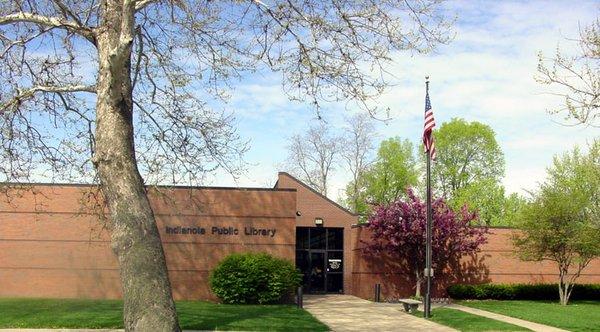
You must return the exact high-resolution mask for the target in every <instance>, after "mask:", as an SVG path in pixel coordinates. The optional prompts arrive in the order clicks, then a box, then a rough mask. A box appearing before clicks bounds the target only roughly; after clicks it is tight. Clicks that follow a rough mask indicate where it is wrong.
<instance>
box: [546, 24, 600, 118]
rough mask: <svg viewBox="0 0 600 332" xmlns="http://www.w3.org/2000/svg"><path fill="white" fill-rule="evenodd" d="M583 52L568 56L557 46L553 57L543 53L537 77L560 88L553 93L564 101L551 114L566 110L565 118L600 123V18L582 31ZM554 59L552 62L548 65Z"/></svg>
mask: <svg viewBox="0 0 600 332" xmlns="http://www.w3.org/2000/svg"><path fill="white" fill-rule="evenodd" d="M579 36H580V38H579V40H578V41H577V42H578V43H579V52H578V54H576V55H565V54H563V53H561V51H560V49H557V51H556V54H555V56H554V57H553V58H545V57H544V56H543V54H541V53H540V55H539V62H538V73H537V75H536V80H537V81H538V82H540V83H542V84H547V85H550V86H552V87H554V88H556V90H555V91H553V92H551V93H552V94H554V95H557V96H560V97H562V98H563V99H564V104H563V105H562V107H559V108H557V109H555V110H552V111H551V112H550V113H552V114H558V113H566V114H565V120H572V121H574V122H575V123H576V124H585V125H589V126H594V127H597V126H599V125H600V112H599V110H600V19H596V21H595V22H593V23H592V24H590V25H589V26H587V27H584V28H582V29H580V32H579ZM546 62H550V64H549V65H548V64H546Z"/></svg>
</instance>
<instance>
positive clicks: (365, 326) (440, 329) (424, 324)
mask: <svg viewBox="0 0 600 332" xmlns="http://www.w3.org/2000/svg"><path fill="white" fill-rule="evenodd" d="M304 309H306V310H307V311H308V312H310V313H311V314H312V315H313V316H315V317H316V318H317V319H318V320H320V321H321V322H323V323H325V324H327V326H329V328H330V329H331V330H332V331H431V332H450V331H456V330H454V329H452V328H449V327H446V326H443V325H440V324H437V323H434V322H431V321H428V320H425V319H423V318H420V317H415V316H413V315H410V314H408V313H406V312H404V310H403V309H402V306H400V305H398V304H391V303H375V302H371V301H367V300H363V299H360V298H358V297H355V296H351V295H305V297H304Z"/></svg>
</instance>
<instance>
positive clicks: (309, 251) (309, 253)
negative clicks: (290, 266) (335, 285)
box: [296, 226, 346, 294]
mask: <svg viewBox="0 0 600 332" xmlns="http://www.w3.org/2000/svg"><path fill="white" fill-rule="evenodd" d="M298 228H307V229H308V238H309V240H308V243H310V235H311V231H310V230H311V229H317V228H325V229H326V232H329V229H341V230H342V232H341V235H342V249H328V246H329V243H328V241H329V237H328V236H327V234H326V236H325V238H326V245H325V249H311V248H310V247H309V248H298V247H296V252H298V251H303V252H305V253H306V254H307V255H306V256H307V257H308V266H309V269H310V270H312V268H313V262H312V253H313V252H314V253H322V254H323V258H324V264H323V265H324V266H323V273H324V276H323V282H324V285H323V291H314V290H312V289H311V288H312V287H311V283H310V280H309V281H308V283H307V284H306V285H305V286H307V290H306V292H307V293H308V294H343V293H344V270H345V268H346V262H344V256H345V255H344V248H345V246H344V235H345V234H344V228H343V227H307V226H297V227H296V231H297V230H298ZM296 244H297V245H298V239H296ZM330 252H339V253H341V254H342V270H341V272H329V271H328V269H329V253H330ZM296 257H298V256H297V255H296ZM296 265H297V262H296ZM303 272H304V271H303ZM330 274H339V275H342V289H341V292H331V291H329V289H328V278H329V275H330Z"/></svg>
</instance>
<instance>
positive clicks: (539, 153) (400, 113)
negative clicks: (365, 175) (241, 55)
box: [207, 1, 600, 199]
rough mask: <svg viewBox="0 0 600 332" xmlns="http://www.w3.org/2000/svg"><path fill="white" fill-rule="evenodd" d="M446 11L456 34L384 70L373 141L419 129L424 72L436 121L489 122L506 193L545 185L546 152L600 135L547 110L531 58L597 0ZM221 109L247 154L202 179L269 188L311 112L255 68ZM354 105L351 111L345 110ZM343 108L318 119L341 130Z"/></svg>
mask: <svg viewBox="0 0 600 332" xmlns="http://www.w3.org/2000/svg"><path fill="white" fill-rule="evenodd" d="M445 8H446V9H447V10H448V12H449V13H453V14H456V15H457V21H456V24H455V26H454V29H455V32H456V37H455V39H454V40H453V42H451V43H450V44H449V45H445V46H442V47H440V48H438V49H437V51H436V52H435V53H434V54H429V55H424V56H421V55H415V54H409V53H397V54H394V56H393V59H394V61H393V63H390V65H389V66H388V70H389V71H390V72H392V73H394V76H395V78H393V82H394V83H395V86H393V87H392V88H390V89H388V90H387V92H386V93H385V94H384V95H383V96H381V98H379V100H378V103H379V104H380V106H382V107H383V108H385V107H389V108H390V110H391V113H390V116H391V117H392V118H393V119H392V120H391V121H389V122H388V123H387V124H384V123H379V124H378V126H377V131H378V134H379V136H380V138H381V139H384V138H388V137H391V136H401V137H403V138H408V139H410V140H412V141H413V142H414V143H418V142H419V140H420V135H421V128H422V115H423V99H424V96H423V94H424V89H423V86H424V83H423V81H424V76H426V75H430V76H431V99H432V104H433V109H434V114H435V118H436V121H437V123H438V125H439V124H440V123H441V122H444V121H448V120H450V119H451V118H453V117H462V118H464V119H466V120H469V121H480V122H483V123H486V124H488V125H490V126H491V127H492V128H493V129H494V130H495V131H496V134H497V139H498V141H499V143H500V145H501V147H502V150H503V151H504V153H505V158H506V176H505V178H504V180H503V182H504V185H505V187H506V189H507V191H508V192H521V193H523V192H524V191H525V190H527V189H533V188H535V186H536V183H537V182H540V181H543V179H544V177H545V168H546V167H547V166H548V165H549V164H550V163H551V160H552V156H553V155H554V154H557V153H562V152H564V151H567V150H569V149H571V148H572V147H573V146H575V145H581V146H585V145H586V142H588V141H590V140H592V139H593V138H594V137H598V129H597V128H584V127H581V126H577V127H567V126H563V125H561V124H558V123H557V122H562V119H561V118H560V117H556V116H550V115H549V114H548V113H547V110H548V109H551V108H553V107H554V106H555V105H558V104H559V103H560V101H561V100H560V99H557V98H556V97H553V96H551V95H548V94H547V93H546V92H548V91H549V88H548V87H546V86H542V85H540V84H538V83H536V82H535V80H534V75H535V72H536V65H537V54H538V52H540V51H542V52H544V53H545V54H546V55H552V53H553V52H554V51H555V50H556V47H557V45H559V44H560V47H561V49H563V50H564V51H566V52H573V51H575V50H576V44H574V43H572V42H568V41H567V40H565V38H574V37H577V34H578V29H579V26H585V25H587V24H588V23H590V22H591V21H592V20H593V19H594V18H595V17H597V15H598V14H599V13H600V2H598V1H588V2H586V1H516V2H511V1H479V2H478V1H450V2H448V3H446V4H445ZM232 95H233V97H232V100H231V102H230V103H229V105H228V106H227V107H228V108H230V109H231V110H232V111H233V112H234V114H235V116H236V118H237V122H238V126H239V132H240V134H241V136H242V137H244V138H246V139H250V140H251V145H252V147H251V149H250V151H249V152H248V154H247V155H246V160H247V161H248V163H249V166H248V172H247V174H245V175H244V176H242V177H241V178H240V179H238V180H237V181H234V180H233V179H231V177H228V176H226V175H223V174H217V175H215V176H213V177H212V178H210V179H209V180H208V183H207V184H211V185H239V186H266V185H272V184H274V182H275V180H276V172H277V171H278V169H279V167H278V164H280V163H281V162H282V161H283V160H284V158H285V156H286V144H287V143H286V141H287V138H288V137H290V136H291V135H293V134H294V133H298V132H302V131H303V130H305V129H306V128H307V127H308V125H309V124H310V123H311V121H317V120H316V119H315V113H314V112H313V111H312V110H311V109H310V108H309V107H308V106H305V105H302V104H299V103H297V102H291V101H288V100H287V98H286V97H285V95H284V94H283V92H282V89H281V81H280V79H279V76H278V75H274V74H269V73H257V74H253V75H252V76H249V77H246V78H245V79H244V80H243V81H242V82H241V83H240V84H238V85H237V86H236V88H235V91H233V92H232ZM351 111H352V110H350V112H351ZM348 112H349V111H348V110H346V109H344V107H342V106H340V105H337V104H335V105H325V107H324V109H323V112H322V113H323V116H324V118H325V119H326V120H327V122H328V123H329V124H331V125H332V126H341V123H342V118H343V116H344V114H348ZM348 179H349V177H348V174H347V172H345V171H344V169H343V168H342V167H338V168H337V169H336V170H335V172H334V175H333V178H332V181H331V183H332V185H331V188H330V191H329V192H330V196H331V198H333V199H338V197H339V196H340V195H341V192H342V188H343V187H344V184H345V183H346V182H347V181H348Z"/></svg>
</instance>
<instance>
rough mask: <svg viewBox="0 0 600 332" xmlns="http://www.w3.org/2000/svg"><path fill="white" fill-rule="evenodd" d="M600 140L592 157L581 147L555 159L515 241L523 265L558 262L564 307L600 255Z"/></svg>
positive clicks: (594, 146)
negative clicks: (582, 151)
mask: <svg viewBox="0 0 600 332" xmlns="http://www.w3.org/2000/svg"><path fill="white" fill-rule="evenodd" d="M599 175H600V141H595V142H594V144H593V145H592V146H591V147H590V152H589V153H588V154H587V155H584V154H582V153H581V152H580V151H579V149H577V148H575V149H574V150H573V151H572V152H570V153H567V154H564V155H563V156H561V157H555V158H554V162H553V165H552V167H550V168H549V169H548V179H547V181H546V182H545V183H543V184H541V185H540V187H539V189H538V191H537V192H535V193H534V195H533V201H532V202H531V203H530V204H528V205H527V206H526V207H525V208H524V209H523V212H522V214H521V218H520V222H519V223H518V224H517V227H518V228H519V230H520V232H518V233H516V234H515V236H514V238H513V241H514V243H515V246H516V247H517V248H518V250H517V254H518V255H519V257H520V258H521V259H523V260H528V261H541V260H548V261H552V262H555V263H556V264H557V267H558V275H559V281H558V286H559V287H558V291H559V296H560V303H561V304H563V305H566V304H568V302H569V297H570V295H571V291H572V290H573V285H574V283H575V281H576V280H577V278H578V277H579V275H580V274H581V271H582V270H583V269H584V268H585V267H586V266H587V265H588V264H589V262H590V261H591V260H592V259H594V258H596V257H599V256H600V227H598V225H599V224H597V223H596V221H597V220H598V213H599V212H600V210H598V197H599V196H600V181H599V179H600V176H599Z"/></svg>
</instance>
